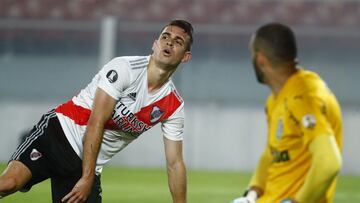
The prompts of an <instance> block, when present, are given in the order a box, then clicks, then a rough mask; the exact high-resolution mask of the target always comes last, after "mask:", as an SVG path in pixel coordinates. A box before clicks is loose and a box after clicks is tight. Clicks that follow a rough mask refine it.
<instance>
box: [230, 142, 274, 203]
mask: <svg viewBox="0 0 360 203" xmlns="http://www.w3.org/2000/svg"><path fill="white" fill-rule="evenodd" d="M271 162H272V157H271V153H270V149H269V147H266V149H265V151H264V152H263V154H262V155H261V157H260V159H259V162H258V165H257V167H256V169H255V172H254V174H253V176H252V178H251V180H250V184H249V188H248V190H247V191H246V192H245V194H244V195H243V197H240V198H237V199H234V200H233V201H232V202H231V203H254V202H256V200H257V199H258V198H259V197H260V196H261V195H262V194H263V193H264V190H265V187H266V178H267V174H268V172H267V171H268V168H269V166H270V164H271Z"/></svg>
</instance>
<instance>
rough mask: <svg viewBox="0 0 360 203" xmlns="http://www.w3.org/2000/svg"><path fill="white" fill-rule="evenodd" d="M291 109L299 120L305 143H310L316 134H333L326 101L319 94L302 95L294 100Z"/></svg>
mask: <svg viewBox="0 0 360 203" xmlns="http://www.w3.org/2000/svg"><path fill="white" fill-rule="evenodd" d="M290 108H291V111H292V113H293V115H294V116H295V117H296V119H297V120H298V121H299V125H300V128H301V131H302V133H303V143H304V144H305V145H308V144H309V143H310V142H311V141H312V140H313V139H314V138H315V137H316V136H319V135H333V134H334V132H333V130H332V128H331V125H330V122H329V121H328V119H327V115H326V114H327V105H326V102H325V101H324V100H323V99H321V98H320V97H318V96H316V95H315V96H311V95H307V96H302V97H299V98H297V99H294V100H293V101H292V104H291V105H290Z"/></svg>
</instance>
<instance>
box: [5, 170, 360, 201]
mask: <svg viewBox="0 0 360 203" xmlns="http://www.w3.org/2000/svg"><path fill="white" fill-rule="evenodd" d="M4 167H5V166H4V165H0V171H3V169H4ZM101 179H102V189H103V202H104V203H119V202H120V203H121V202H122V203H138V202H145V203H169V202H171V196H170V192H169V189H168V186H167V176H166V171H165V170H164V169H143V168H142V169H139V168H122V167H111V166H107V167H105V168H104V171H103V175H102V178H101ZM249 179H250V173H240V172H217V171H195V170H189V171H188V202H190V203H191V202H193V203H228V202H229V201H230V200H231V199H233V198H235V197H237V196H239V195H241V194H242V192H243V190H244V189H245V188H246V185H247V182H248V181H249ZM0 202H1V203H24V202H28V203H32V202H36V203H49V202H51V197H50V182H49V181H44V182H42V183H40V184H38V185H36V186H34V187H33V188H32V190H31V191H30V192H28V193H20V192H18V193H15V194H13V195H12V196H9V197H6V198H4V199H2V200H0ZM334 202H335V203H345V202H346V203H359V202H360V176H345V175H342V176H340V178H339V182H338V187H337V191H336V196H335V201H334Z"/></svg>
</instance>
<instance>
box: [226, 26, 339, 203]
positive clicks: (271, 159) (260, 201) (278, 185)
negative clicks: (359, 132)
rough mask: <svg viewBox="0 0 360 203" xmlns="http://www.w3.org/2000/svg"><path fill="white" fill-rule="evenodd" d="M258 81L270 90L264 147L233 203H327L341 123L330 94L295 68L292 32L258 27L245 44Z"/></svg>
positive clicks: (319, 81)
mask: <svg viewBox="0 0 360 203" xmlns="http://www.w3.org/2000/svg"><path fill="white" fill-rule="evenodd" d="M250 51H251V55H252V61H253V65H254V69H255V73H256V77H257V80H258V82H260V83H263V84H266V85H267V86H269V87H270V89H271V91H272V94H271V95H270V96H269V97H268V99H267V101H266V116H267V123H268V138H267V144H266V147H265V150H264V153H263V154H262V156H261V158H260V160H259V162H258V166H257V168H256V170H255V172H254V174H253V176H252V179H251V181H250V184H249V188H248V190H247V191H246V192H245V194H244V196H243V197H240V198H238V199H235V200H233V201H232V202H233V203H253V202H257V203H279V202H281V203H292V202H293V203H294V202H299V203H329V202H332V201H333V197H334V193H335V187H336V177H337V174H338V172H339V170H340V168H341V165H342V158H341V154H340V151H341V148H342V138H343V133H342V119H341V111H340V106H339V104H338V102H337V100H336V98H335V95H334V94H333V93H332V92H331V91H330V89H329V88H328V86H327V85H326V83H325V82H324V81H323V80H322V79H321V78H320V77H319V75H317V74H316V73H315V72H312V71H308V70H305V69H304V68H302V67H299V66H298V65H297V48H296V41H295V36H294V34H293V32H292V30H291V29H290V28H289V27H287V26H285V25H282V24H278V23H270V24H266V25H264V26H262V27H260V28H259V29H258V30H257V31H256V33H255V34H254V35H253V36H252V38H251V42H250Z"/></svg>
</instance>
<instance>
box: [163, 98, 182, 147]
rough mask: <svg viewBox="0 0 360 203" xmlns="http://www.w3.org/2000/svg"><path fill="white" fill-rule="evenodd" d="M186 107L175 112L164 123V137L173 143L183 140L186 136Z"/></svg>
mask: <svg viewBox="0 0 360 203" xmlns="http://www.w3.org/2000/svg"><path fill="white" fill-rule="evenodd" d="M184 121H185V113H184V105H181V106H180V107H179V109H178V110H177V111H175V112H174V114H173V115H171V116H170V117H169V118H167V119H166V120H164V121H162V124H161V129H162V131H163V133H164V136H165V137H166V138H167V139H169V140H173V141H180V140H183V134H184Z"/></svg>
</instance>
